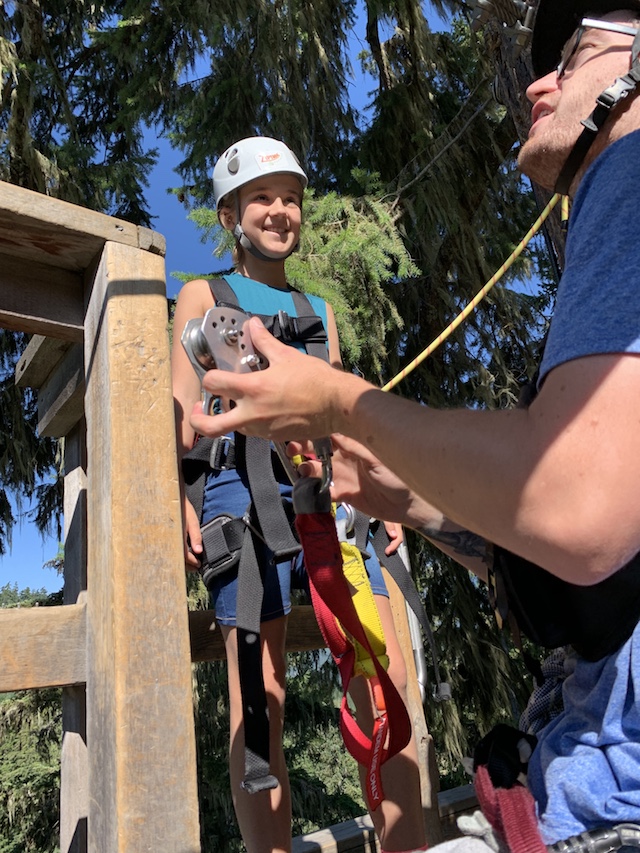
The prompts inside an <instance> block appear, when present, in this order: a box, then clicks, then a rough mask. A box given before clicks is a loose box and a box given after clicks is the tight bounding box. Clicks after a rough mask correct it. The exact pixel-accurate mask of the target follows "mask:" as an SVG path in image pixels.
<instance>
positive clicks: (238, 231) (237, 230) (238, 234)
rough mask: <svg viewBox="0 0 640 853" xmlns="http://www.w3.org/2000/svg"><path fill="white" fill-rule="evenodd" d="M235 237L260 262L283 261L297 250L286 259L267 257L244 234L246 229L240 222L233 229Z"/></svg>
mask: <svg viewBox="0 0 640 853" xmlns="http://www.w3.org/2000/svg"><path fill="white" fill-rule="evenodd" d="M233 236H234V237H235V238H236V240H237V241H238V243H240V245H241V246H242V248H243V249H245V250H246V251H247V252H249V254H250V255H253V257H254V258H258V260H259V261H283V260H285V259H286V258H288V257H289V255H290V254H291V252H294V251H295V248H294V249H292V250H291V252H289V255H285V257H284V258H270V257H269V256H268V255H265V254H264V252H261V251H260V249H258V248H257V247H256V246H254V245H253V243H252V242H251V240H250V239H249V238H248V237H247V235H246V234H245V233H244V229H243V227H242V225H240V223H239V222H238V224H237V225H236V226H235V227H234V229H233ZM296 248H297V247H296Z"/></svg>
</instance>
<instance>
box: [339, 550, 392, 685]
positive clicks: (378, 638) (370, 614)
mask: <svg viewBox="0 0 640 853" xmlns="http://www.w3.org/2000/svg"><path fill="white" fill-rule="evenodd" d="M340 551H341V552H342V570H343V572H344V576H345V578H346V579H347V583H348V584H349V587H350V590H351V598H352V601H353V606H354V607H355V609H356V613H357V614H358V618H359V620H360V623H361V625H362V627H363V629H364V632H365V634H366V635H367V639H368V640H369V643H370V645H371V648H372V649H373V651H374V653H375V655H376V657H377V658H378V660H379V661H380V663H381V664H382V666H383V667H384V669H388V667H389V658H388V657H387V646H386V643H385V639H384V631H383V630H382V622H381V621H380V614H379V613H378V608H377V606H376V602H375V599H374V597H373V590H372V589H371V584H370V583H369V576H368V575H367V570H366V568H365V565H364V561H363V559H362V554H361V553H360V550H359V549H358V548H357V547H356V546H355V545H352V544H351V543H349V542H341V543H340ZM340 628H341V630H342V631H343V633H344V629H343V628H342V626H340ZM349 641H350V642H351V644H352V645H353V648H354V651H355V656H356V659H355V663H354V666H353V674H354V676H355V675H363V676H364V677H365V678H374V677H375V675H376V671H375V667H374V665H373V661H372V660H371V657H370V656H369V652H368V651H367V650H366V649H365V648H364V647H363V646H362V645H361V644H360V643H359V642H358V641H357V640H355V639H354V638H353V637H351V636H349Z"/></svg>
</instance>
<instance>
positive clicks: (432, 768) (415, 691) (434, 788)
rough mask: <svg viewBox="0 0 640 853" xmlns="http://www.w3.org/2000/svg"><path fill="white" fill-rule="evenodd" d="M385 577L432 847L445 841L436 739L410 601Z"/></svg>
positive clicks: (427, 830)
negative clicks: (426, 710) (414, 639)
mask: <svg viewBox="0 0 640 853" xmlns="http://www.w3.org/2000/svg"><path fill="white" fill-rule="evenodd" d="M384 579H385V583H386V584H387V589H388V590H389V599H390V602H391V610H392V613H393V621H394V623H395V626H396V633H397V635H398V641H399V643H400V648H401V649H402V653H403V656H404V660H405V665H406V667H407V698H408V706H409V708H408V709H409V716H410V717H411V722H412V724H413V731H414V734H415V738H416V744H417V747H418V764H419V767H420V792H421V797H422V809H423V812H424V822H425V830H426V833H427V842H428V844H429V846H430V847H432V846H433V845H434V844H438V843H439V842H440V841H441V840H442V829H441V826H440V814H439V810H438V790H439V787H440V786H439V777H438V769H437V766H436V763H435V751H434V747H433V738H432V737H431V735H430V734H429V730H428V728H427V722H426V720H425V716H424V708H423V706H422V697H421V696H420V686H419V684H418V678H417V674H416V666H415V661H414V657H413V649H412V647H411V634H410V631H409V621H408V619H407V603H406V599H405V597H404V596H403V594H402V593H401V592H400V590H399V589H398V586H397V584H396V582H395V581H394V580H393V578H392V577H391V575H390V574H389V573H388V572H387V571H386V570H384Z"/></svg>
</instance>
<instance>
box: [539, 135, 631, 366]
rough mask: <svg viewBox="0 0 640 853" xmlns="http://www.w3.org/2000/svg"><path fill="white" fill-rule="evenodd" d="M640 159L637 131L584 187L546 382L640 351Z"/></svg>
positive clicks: (597, 165)
mask: <svg viewBox="0 0 640 853" xmlns="http://www.w3.org/2000/svg"><path fill="white" fill-rule="evenodd" d="M639 161H640V131H636V132H634V133H632V134H629V135H628V136H625V137H623V138H622V139H620V140H618V141H617V142H615V143H614V144H613V145H610V146H609V147H608V148H607V149H606V150H605V151H604V152H603V153H602V154H601V155H600V156H599V157H598V158H597V159H596V160H595V161H594V163H593V164H592V165H591V166H590V168H589V169H588V170H587V172H586V174H585V177H584V179H583V181H582V184H581V185H580V188H579V190H578V193H577V194H576V198H575V201H574V205H573V210H572V213H571V221H570V226H569V234H568V237H567V247H566V263H565V271H564V274H563V276H562V279H561V281H560V285H559V287H558V295H557V300H556V308H555V311H554V314H553V319H552V321H551V325H550V328H549V337H548V339H547V343H546V347H545V352H544V357H543V360H542V366H541V370H540V377H541V379H542V377H543V376H544V375H545V374H546V373H548V372H549V371H550V370H552V369H553V368H554V367H557V366H558V365H559V364H562V363H563V362H566V361H570V360H572V359H575V358H582V357H584V356H587V355H595V354H603V353H640V245H639V243H638V237H637V234H636V228H635V225H636V218H637V209H638V199H639V198H640V170H638V168H637V164H638V162H639Z"/></svg>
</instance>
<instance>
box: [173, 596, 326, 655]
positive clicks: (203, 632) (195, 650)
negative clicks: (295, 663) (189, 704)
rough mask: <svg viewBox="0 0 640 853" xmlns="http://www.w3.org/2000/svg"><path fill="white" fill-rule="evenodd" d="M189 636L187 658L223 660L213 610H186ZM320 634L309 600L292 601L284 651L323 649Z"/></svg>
mask: <svg viewBox="0 0 640 853" xmlns="http://www.w3.org/2000/svg"><path fill="white" fill-rule="evenodd" d="M189 634H190V637H191V660H192V661H194V662H196V661H211V660H224V659H225V651H224V643H223V641H222V634H221V633H220V631H216V622H215V614H214V612H213V610H193V611H191V612H190V613H189ZM324 647H325V642H324V638H323V636H322V634H321V632H320V628H318V623H317V622H316V617H315V614H314V612H313V607H312V606H311V605H310V604H299V605H294V607H293V608H292V609H291V613H290V614H289V619H288V623H287V638H286V645H285V651H287V652H303V651H313V650H314V649H323V648H324Z"/></svg>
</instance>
